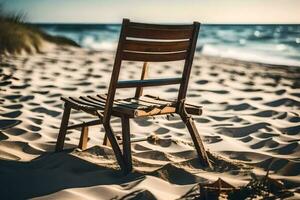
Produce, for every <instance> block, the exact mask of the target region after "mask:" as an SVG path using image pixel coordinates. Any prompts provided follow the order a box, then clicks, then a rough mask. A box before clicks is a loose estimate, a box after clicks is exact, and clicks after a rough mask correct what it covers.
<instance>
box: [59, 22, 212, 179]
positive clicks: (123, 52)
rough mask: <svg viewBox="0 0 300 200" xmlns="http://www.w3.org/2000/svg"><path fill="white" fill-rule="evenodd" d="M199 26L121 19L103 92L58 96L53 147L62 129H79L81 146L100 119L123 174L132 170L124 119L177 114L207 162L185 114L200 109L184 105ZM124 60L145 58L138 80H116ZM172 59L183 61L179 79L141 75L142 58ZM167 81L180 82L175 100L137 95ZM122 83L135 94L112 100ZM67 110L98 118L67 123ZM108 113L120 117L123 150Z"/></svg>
mask: <svg viewBox="0 0 300 200" xmlns="http://www.w3.org/2000/svg"><path fill="white" fill-rule="evenodd" d="M199 26H200V24H199V23H197V22H195V23H194V24H193V25H155V24H144V23H132V22H130V21H129V20H128V19H124V20H123V24H122V28H121V33H120V38H119V44H118V48H117V52H116V56H115V62H114V66H113V71H112V76H111V80H110V84H109V88H108V94H107V95H96V96H81V97H79V98H77V97H67V98H62V99H63V100H64V101H65V110H64V114H63V119H62V122H61V128H60V131H59V136H58V139H57V144H56V151H60V150H62V149H63V144H64V140H65V135H66V131H67V129H71V128H78V127H83V128H82V134H81V137H80V142H79V147H81V148H83V149H84V148H86V144H87V140H88V126H92V125H96V124H100V123H103V126H104V129H105V133H106V135H105V137H104V143H107V141H109V142H110V145H111V147H112V149H113V151H114V153H115V156H116V159H117V162H118V164H119V165H120V167H121V169H122V170H123V171H124V172H125V173H127V172H130V171H131V170H132V158H131V147H130V144H131V141H130V125H129V118H131V117H141V116H153V115H160V114H169V113H178V114H179V115H180V116H181V118H182V120H183V121H184V122H185V124H186V125H187V128H188V130H189V132H190V134H191V137H192V140H193V142H194V144H195V148H196V150H197V153H198V155H199V158H200V161H201V163H202V164H203V165H207V166H210V163H209V160H208V158H207V155H206V151H205V149H204V145H203V143H202V140H201V138H200V135H199V133H198V131H197V129H196V126H195V124H194V122H193V120H192V119H191V118H190V116H189V115H188V113H193V114H201V113H200V112H201V108H200V107H197V106H194V105H188V104H184V100H185V98H186V91H187V86H188V81H189V76H190V72H191V67H192V62H193V57H194V52H195V48H196V42H197V36H198V32H199ZM123 60H131V61H142V62H144V66H143V71H142V75H141V80H132V81H119V82H118V79H119V74H120V68H121V64H122V61H123ZM177 60H185V63H184V69H183V73H182V77H181V78H171V79H146V76H147V75H146V74H147V73H146V71H147V62H166V61H177ZM169 84H180V88H179V94H178V98H177V100H175V101H170V100H163V99H158V98H152V97H149V96H148V97H144V96H142V90H143V87H148V86H159V85H169ZM126 87H137V89H136V94H135V97H133V98H127V99H115V94H116V89H117V88H126ZM71 108H73V109H76V110H82V111H84V112H87V113H89V114H93V115H96V116H98V117H99V119H98V120H92V121H89V122H86V123H80V124H74V125H71V126H68V125H67V124H68V120H69V116H70V110H71ZM112 115H114V116H119V117H121V121H122V135H123V136H122V144H123V153H122V151H121V149H120V146H119V144H118V141H117V140H116V138H115V135H114V133H113V130H112V128H111V125H110V119H111V116H112ZM138 140H141V139H138ZM138 140H137V141H138ZM133 141H134V140H133Z"/></svg>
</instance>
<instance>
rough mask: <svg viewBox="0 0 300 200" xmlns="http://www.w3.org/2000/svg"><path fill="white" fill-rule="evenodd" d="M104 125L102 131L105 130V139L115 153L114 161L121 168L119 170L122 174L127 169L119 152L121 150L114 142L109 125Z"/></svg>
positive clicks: (114, 138) (115, 141)
mask: <svg viewBox="0 0 300 200" xmlns="http://www.w3.org/2000/svg"><path fill="white" fill-rule="evenodd" d="M103 125H104V129H105V133H106V135H107V138H108V140H109V142H110V144H111V147H112V149H113V151H114V153H115V156H116V159H117V162H118V164H119V165H120V167H121V170H122V171H123V172H126V171H127V167H126V164H125V162H124V158H123V155H122V152H121V149H120V146H119V144H118V142H117V140H116V137H115V135H114V132H113V130H112V128H111V126H110V124H103Z"/></svg>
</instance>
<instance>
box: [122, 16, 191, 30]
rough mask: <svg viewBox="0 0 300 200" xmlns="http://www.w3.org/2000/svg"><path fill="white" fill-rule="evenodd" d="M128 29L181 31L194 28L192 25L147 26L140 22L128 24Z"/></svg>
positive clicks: (147, 24)
mask: <svg viewBox="0 0 300 200" xmlns="http://www.w3.org/2000/svg"><path fill="white" fill-rule="evenodd" d="M126 20H128V19H126ZM129 26H130V27H139V28H144V29H168V30H172V29H175V30H177V29H181V30H186V29H188V30H192V29H193V28H194V26H193V24H172V25H170V24H167V25H164V24H149V23H140V22H130V23H129Z"/></svg>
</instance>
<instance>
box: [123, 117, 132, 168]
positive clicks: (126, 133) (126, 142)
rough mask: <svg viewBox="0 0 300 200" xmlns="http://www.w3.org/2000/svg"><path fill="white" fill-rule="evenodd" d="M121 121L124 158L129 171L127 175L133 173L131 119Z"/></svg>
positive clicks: (124, 118) (125, 118) (126, 118)
mask: <svg viewBox="0 0 300 200" xmlns="http://www.w3.org/2000/svg"><path fill="white" fill-rule="evenodd" d="M121 120H122V140H123V141H122V143H123V158H124V162H125V164H126V167H127V171H126V172H125V173H126V174H127V173H130V172H131V171H132V158H131V143H130V124H129V118H128V117H127V116H123V117H122V118H121Z"/></svg>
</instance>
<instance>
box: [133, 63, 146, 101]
mask: <svg viewBox="0 0 300 200" xmlns="http://www.w3.org/2000/svg"><path fill="white" fill-rule="evenodd" d="M147 77H148V63H147V62H144V64H143V68H142V74H141V80H145V79H146V78H147ZM142 95H143V87H137V88H136V91H135V95H134V97H135V98H139V97H140V96H142Z"/></svg>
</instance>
